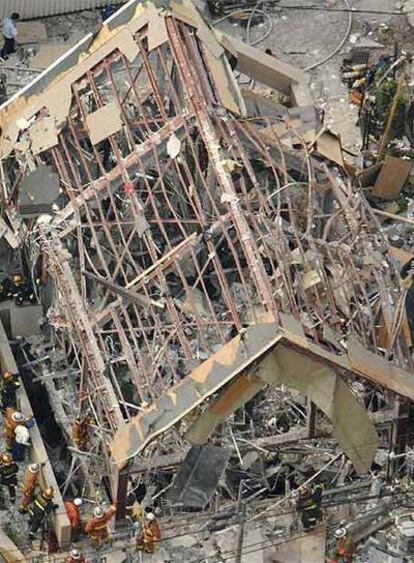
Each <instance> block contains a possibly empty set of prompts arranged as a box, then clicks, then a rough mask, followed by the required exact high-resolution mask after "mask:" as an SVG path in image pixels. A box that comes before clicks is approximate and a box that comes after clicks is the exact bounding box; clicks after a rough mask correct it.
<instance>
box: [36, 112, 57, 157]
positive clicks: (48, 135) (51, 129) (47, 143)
mask: <svg viewBox="0 0 414 563" xmlns="http://www.w3.org/2000/svg"><path fill="white" fill-rule="evenodd" d="M29 135H30V140H31V142H32V145H31V146H32V152H33V154H39V153H41V152H43V151H45V150H47V149H50V148H52V147H54V146H55V145H57V143H58V134H57V130H56V126H55V122H54V120H53V119H52V118H51V117H43V118H42V119H40V120H38V121H36V123H34V124H33V125H32V126H31V127H30V129H29Z"/></svg>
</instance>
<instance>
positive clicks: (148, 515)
mask: <svg viewBox="0 0 414 563" xmlns="http://www.w3.org/2000/svg"><path fill="white" fill-rule="evenodd" d="M145 518H146V519H147V520H149V521H150V522H152V521H153V520H155V514H154V513H153V512H147V513H146V514H145Z"/></svg>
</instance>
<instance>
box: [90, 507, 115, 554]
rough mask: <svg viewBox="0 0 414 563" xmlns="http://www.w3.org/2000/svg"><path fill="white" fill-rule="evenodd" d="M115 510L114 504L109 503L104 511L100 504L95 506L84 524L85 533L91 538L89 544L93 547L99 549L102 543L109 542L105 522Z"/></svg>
mask: <svg viewBox="0 0 414 563" xmlns="http://www.w3.org/2000/svg"><path fill="white" fill-rule="evenodd" d="M115 512H116V507H115V505H113V504H112V505H111V506H110V507H109V509H108V510H107V511H106V512H105V511H104V509H103V508H102V507H101V506H97V507H96V508H95V510H94V511H93V516H92V518H91V519H90V520H89V521H88V522H87V524H86V526H85V534H87V535H88V536H89V538H90V540H91V546H92V547H93V548H95V549H100V548H101V547H102V544H104V543H110V541H111V540H110V538H109V533H108V526H107V523H108V522H109V520H111V518H112V517H113V516H114V514H115Z"/></svg>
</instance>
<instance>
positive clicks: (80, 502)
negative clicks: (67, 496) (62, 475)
mask: <svg viewBox="0 0 414 563" xmlns="http://www.w3.org/2000/svg"><path fill="white" fill-rule="evenodd" d="M73 504H74V505H75V506H82V504H83V500H82V499H81V498H74V499H73Z"/></svg>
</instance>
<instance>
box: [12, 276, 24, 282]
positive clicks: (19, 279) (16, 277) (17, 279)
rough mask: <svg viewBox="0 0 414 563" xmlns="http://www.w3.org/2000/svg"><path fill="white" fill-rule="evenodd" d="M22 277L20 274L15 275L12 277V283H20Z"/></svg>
mask: <svg viewBox="0 0 414 563" xmlns="http://www.w3.org/2000/svg"><path fill="white" fill-rule="evenodd" d="M22 281H23V276H22V275H21V274H15V275H14V276H13V283H22Z"/></svg>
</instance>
